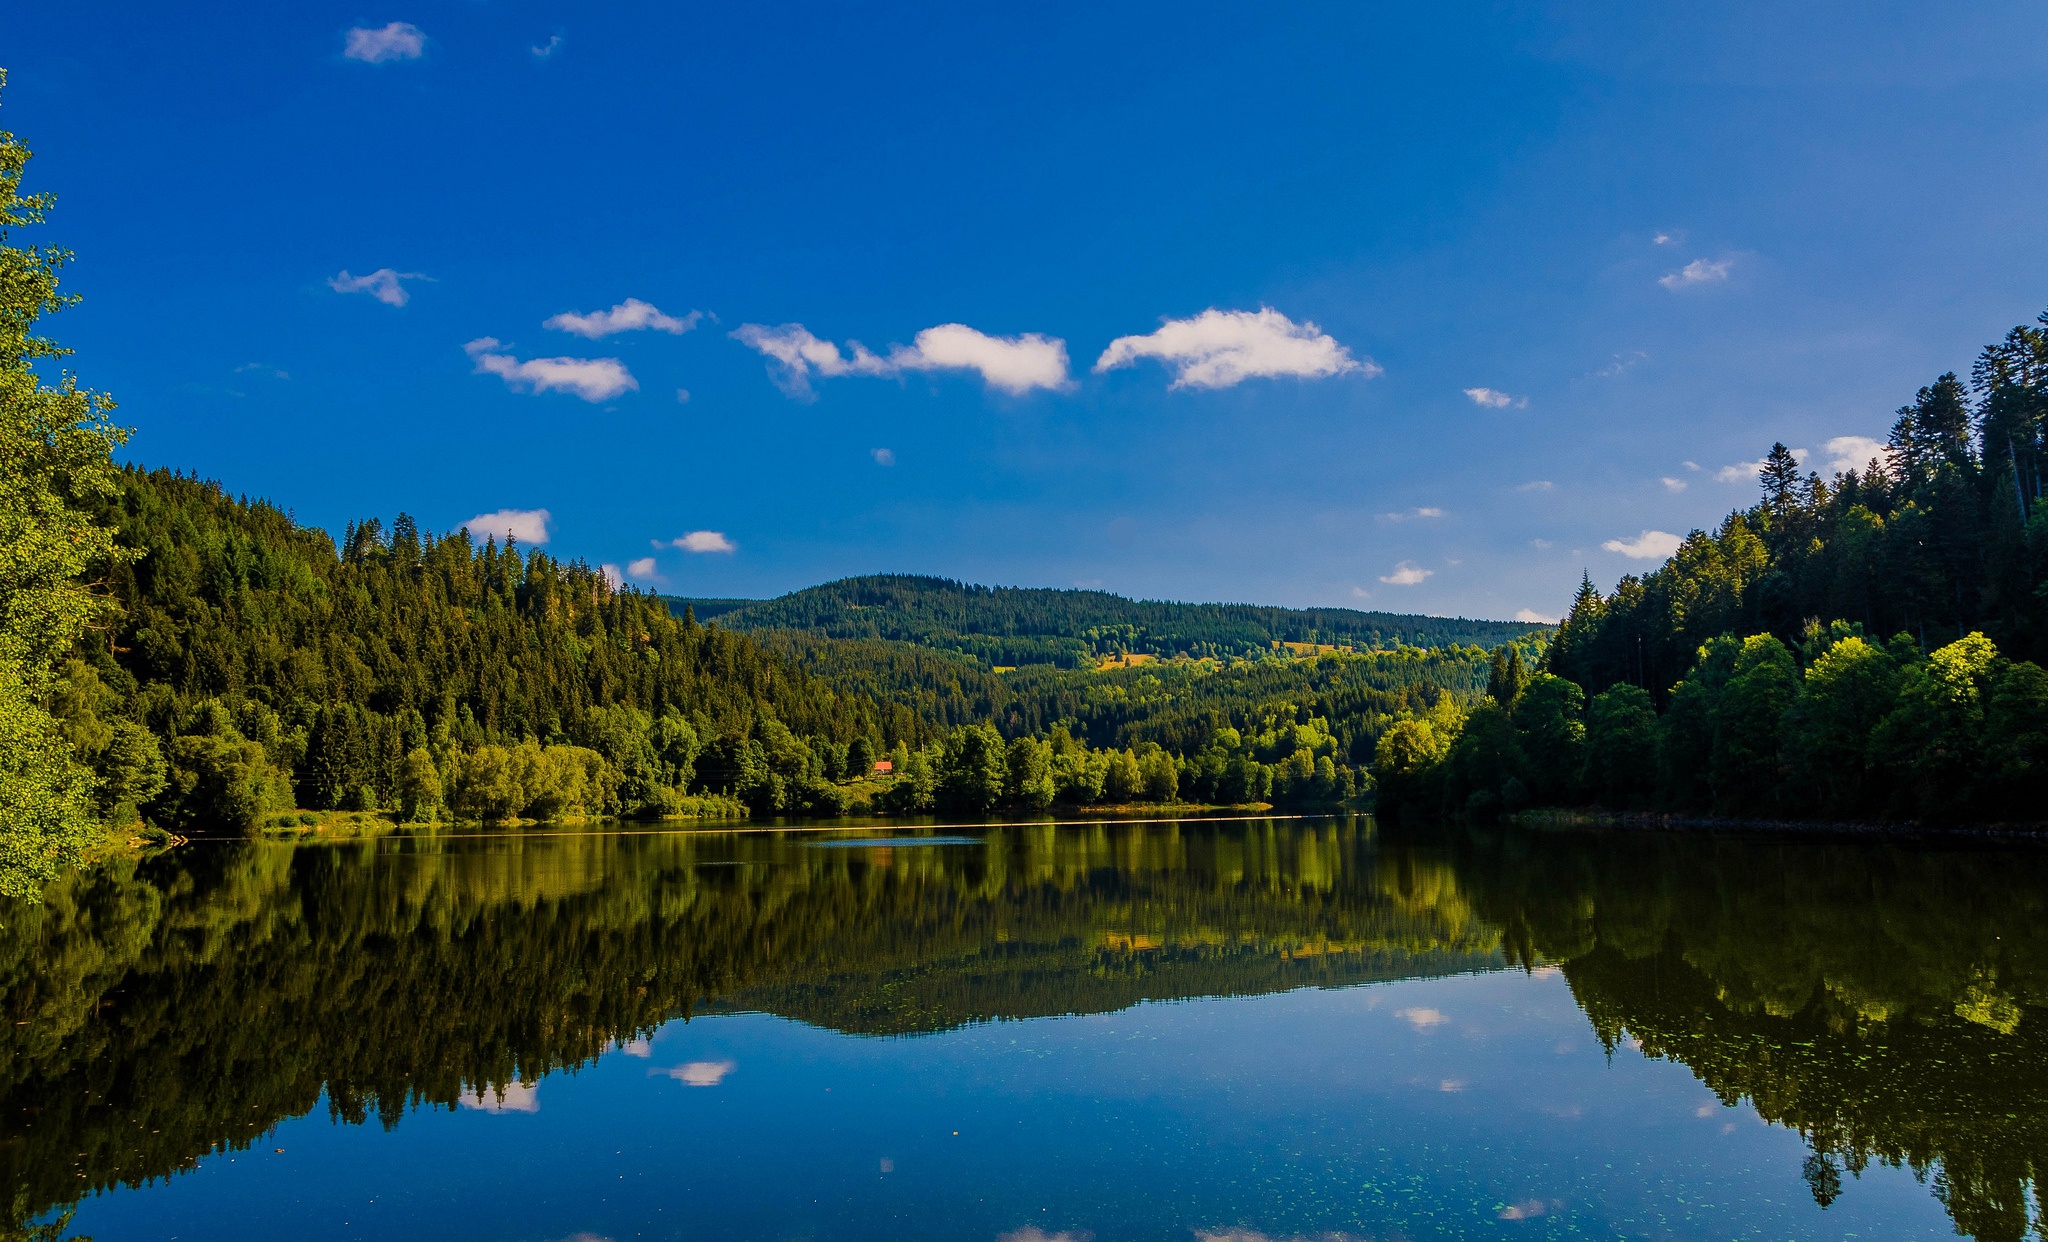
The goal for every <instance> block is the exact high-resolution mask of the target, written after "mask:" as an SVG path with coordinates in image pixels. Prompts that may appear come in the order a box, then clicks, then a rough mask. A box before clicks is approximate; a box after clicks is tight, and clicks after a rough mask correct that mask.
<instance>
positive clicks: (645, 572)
mask: <svg viewBox="0 0 2048 1242" xmlns="http://www.w3.org/2000/svg"><path fill="white" fill-rule="evenodd" d="M626 576H627V577H630V578H652V577H655V576H656V575H655V572H654V558H653V557H651V556H643V557H641V558H640V559H639V560H637V561H627V562H626Z"/></svg>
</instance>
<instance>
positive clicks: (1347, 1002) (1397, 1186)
mask: <svg viewBox="0 0 2048 1242" xmlns="http://www.w3.org/2000/svg"><path fill="white" fill-rule="evenodd" d="M858 835H862V834H857V833H839V834H823V835H821V834H817V833H803V834H784V833H771V832H758V831H757V832H748V831H735V832H719V833H692V834H645V833H643V834H637V835H597V834H591V835H574V834H560V835H538V834H535V835H529V836H519V835H511V836H498V837H466V838H450V839H441V840H434V839H417V840H412V839H408V840H385V841H376V842H367V843H358V844H343V845H299V846H293V845H282V844H263V845H254V844H252V845H228V844H212V845H195V846H191V847H187V848H185V849H181V850H178V851H176V852H175V853H174V854H172V855H170V856H166V857H163V858H158V859H153V860H149V861H146V862H142V863H126V864H121V865H118V866H115V867H113V868H111V869H108V870H105V871H102V872H99V873H96V874H93V875H90V876H84V877H79V878H76V879H74V880H73V881H71V882H68V883H66V884H64V885H63V886H61V887H59V888H58V889H56V890H55V891H54V892H53V893H52V894H51V897H50V901H49V903H48V904H47V905H46V906H44V907H42V908H41V909H37V910H24V909H13V910H9V911H7V912H6V921H7V924H8V928H7V930H6V931H5V932H0V1019H4V1022H0V1189H4V1192H5V1193H6V1194H7V1195H8V1196H10V1198H9V1200H8V1201H7V1205H6V1215H5V1217H4V1218H0V1238H16V1237H21V1236H22V1231H23V1230H24V1229H25V1228H26V1227H28V1226H30V1225H32V1224H33V1225H42V1226H49V1225H52V1224H53V1223H54V1224H56V1225H58V1226H59V1227H58V1228H48V1229H45V1232H44V1236H49V1237H56V1236H71V1235H73V1234H85V1235H91V1236H94V1237H96V1238H98V1239H100V1242H111V1240H116V1239H128V1238H188V1239H201V1238H204V1239H240V1238H250V1239H257V1238H261V1239H271V1238H279V1237H295V1238H310V1239H329V1238H334V1239H339V1238H436V1239H470V1238H475V1239H505V1240H532V1242H554V1240H560V1239H571V1238H573V1239H579V1240H580V1242H590V1240H592V1239H599V1238H609V1239H615V1240H618V1242H624V1240H625V1239H628V1238H678V1239H680V1238H691V1239H696V1238H719V1239H724V1238H731V1239H740V1238H745V1239H779V1238H791V1239H794V1238H817V1239H834V1238H852V1239H884V1238H886V1239H923V1238H931V1239H940V1238H944V1239H982V1240H986V1242H995V1240H997V1239H1006V1240H1008V1242H1045V1240H1046V1239H1055V1238H1061V1237H1063V1236H1064V1237H1065V1238H1066V1239H1068V1240H1070V1242H1071V1240H1073V1239H1079V1238H1083V1237H1088V1236H1091V1235H1092V1237H1093V1238H1095V1239H1097V1240H1099V1242H1111V1240H1113V1239H1124V1238H1145V1239H1152V1238H1158V1239H1167V1238H1172V1239H1183V1240H1192V1239H1203V1240H1205V1242H1222V1240H1229V1242H1258V1240H1260V1239H1308V1238H1316V1239H1328V1238H1333V1237H1341V1238H1347V1239H1349V1238H1361V1239H1363V1238H1370V1239H1382V1240H1386V1239H1410V1240H1413V1242H1421V1240H1423V1239H1437V1238H1468V1237H1495V1236H1499V1237H1505V1238H1566V1237H1573V1238H1576V1237H1601V1238H1611V1237H1642V1238H1752V1237H1754V1238H1852V1237H1854V1238H1887V1239H1888V1238H1922V1237H1925V1238H1939V1237H1949V1236H1953V1234H1954V1233H1955V1232H1963V1233H1967V1234H1971V1235H1974V1236H1977V1237H1980V1238H1987V1239H2015V1240H2017V1239H2020V1238H2022V1237H2026V1236H2039V1231H2040V1230H2041V1225H2040V1219H2041V1208H2040V1205H2039V1203H2038V1201H2037V1191H2036V1181H2035V1176H2036V1175H2035V1170H2036V1167H2037V1165H2036V1161H2037V1158H2039V1157H2040V1156H2042V1155H2043V1154H2048V1144H2044V1138H2048V1039H2044V1034H2048V852H2044V851H2040V850H2035V849H2028V848H2020V847H1991V846H1959V847H1954V848H1927V847H1916V846H1900V845H1881V844H1870V843H1863V842H1840V841H1796V842H1785V841H1764V840H1741V839H1735V838H1729V837H1705V836H1701V837H1682V836H1675V835H1649V834H1644V835H1627V834H1622V835H1611V834H1596V833H1533V832H1520V831H1503V830H1490V829H1489V830H1483V831H1482V830H1450V829H1446V830H1431V831H1427V832H1418V831H1415V830H1403V831H1400V832H1395V831H1393V830H1382V829H1376V828H1375V827H1374V826H1373V825H1372V823H1371V821H1369V820H1364V819H1357V820H1317V821H1294V822H1290V821H1252V822H1232V823H1223V822H1185V823H1178V824H1173V823H1155V824H1125V825H1114V826H1102V825H1095V826H1074V827H1052V826H1007V827H996V828H990V829H988V830H986V831H985V832H981V831H973V832H963V831H962V830H960V829H958V828H947V829H944V830H937V829H934V830H930V831H922V830H916V829H906V828H904V827H902V826H900V825H898V826H892V827H889V828H884V829H876V830H872V831H870V832H868V833H866V834H865V835H867V836H872V837H875V838H882V840H878V841H876V842H875V843H872V844H866V845H852V844H849V843H848V842H849V839H850V838H851V837H854V836H858ZM929 838H940V839H937V840H932V839H929ZM913 842H914V843H913ZM824 844H829V845H830V846H831V847H832V848H817V847H818V846H820V845H824ZM66 1212H71V1213H72V1215H71V1216H70V1217H69V1219H68V1221H66V1220H65V1217H64V1213H66ZM2030 1231H2032V1232H2031V1234H2030Z"/></svg>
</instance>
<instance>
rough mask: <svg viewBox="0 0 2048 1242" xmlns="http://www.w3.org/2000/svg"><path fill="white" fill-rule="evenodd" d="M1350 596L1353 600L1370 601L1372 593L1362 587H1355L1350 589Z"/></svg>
mask: <svg viewBox="0 0 2048 1242" xmlns="http://www.w3.org/2000/svg"><path fill="white" fill-rule="evenodd" d="M1351 594H1352V597H1353V598H1355V599H1371V598H1372V592H1371V591H1368V590H1366V589H1365V588H1364V587H1362V586H1355V587H1352V588H1351Z"/></svg>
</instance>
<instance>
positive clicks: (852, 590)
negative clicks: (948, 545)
mask: <svg viewBox="0 0 2048 1242" xmlns="http://www.w3.org/2000/svg"><path fill="white" fill-rule="evenodd" d="M702 602H703V603H704V604H705V605H707V606H706V607H704V608H700V609H699V610H698V617H699V619H700V620H706V619H709V617H710V615H712V610H713V609H714V608H716V609H717V611H718V613H719V614H720V615H719V617H718V620H719V624H721V625H724V626H728V627H730V628H733V629H739V630H770V629H786V630H802V631H806V632H809V633H812V634H816V635H820V636H822V637H827V638H879V639H888V640H891V641H895V642H908V643H916V644H918V645H919V646H924V647H932V648H937V649H940V650H946V651H957V652H960V653H962V654H965V655H971V656H973V657H975V658H976V659H977V660H980V661H982V662H983V663H986V664H991V665H1024V664H1057V665H1059V666H1061V667H1062V668H1081V667H1087V666H1091V665H1093V664H1094V663H1096V662H1097V660H1098V659H1100V658H1101V657H1103V656H1111V655H1118V654H1124V653H1131V654H1143V655H1153V656H1177V655H1184V656H1195V657H1201V656H1223V657H1229V656H1244V655H1252V654H1258V653H1262V652H1266V651H1269V650H1271V649H1272V647H1273V644H1275V643H1315V644H1324V645H1330V646H1342V647H1359V648H1370V649H1380V648H1389V647H1394V646H1398V645H1402V644H1405V645H1408V646H1414V647H1441V646H1450V645H1453V644H1458V645H1476V646H1481V647H1498V646H1501V645H1502V644H1504V643H1509V642H1513V641H1515V640H1516V639H1520V638H1527V637H1529V636H1530V635H1532V634H1535V633H1538V632H1540V631H1542V630H1543V629H1544V628H1545V627H1543V626H1540V625H1534V624H1530V623H1527V622H1520V621H1473V620H1467V619H1465V618H1463V617H1424V616H1414V615H1409V614H1404V613H1391V612H1359V611H1357V610H1355V609H1350V608H1270V607H1263V606H1259V605H1253V604H1181V603H1174V602H1171V601H1165V600H1133V599H1125V598H1124V597H1123V596H1121V595H1112V594H1110V593H1109V592H1107V591H1082V590H1053V589H1049V588H1037V587H985V586H973V585H970V584H967V583H962V582H954V581H952V580H950V579H946V578H930V577H921V576H917V575H911V574H877V575H872V576H869V577H863V578H846V579H842V580H840V581H838V582H828V583H825V584H824V585H822V586H815V587H811V588H809V589H807V590H803V591H795V592H792V593H791V594H788V595H784V596H781V597H780V598H777V599H770V600H762V601H760V602H758V603H754V604H749V605H747V606H745V607H742V608H736V609H734V608H731V607H730V606H731V603H732V601H730V600H715V601H712V600H707V601H702ZM669 603H670V607H672V608H674V609H675V610H676V611H677V612H678V613H680V612H681V611H682V610H683V608H684V607H685V606H693V607H694V606H695V605H696V604H697V603H698V601H693V600H688V599H681V598H674V599H671V600H670V601H669ZM728 609H729V611H728Z"/></svg>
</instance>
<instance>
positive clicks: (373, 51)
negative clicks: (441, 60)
mask: <svg viewBox="0 0 2048 1242" xmlns="http://www.w3.org/2000/svg"><path fill="white" fill-rule="evenodd" d="M426 50H427V35H426V32H425V31H423V30H421V29H420V28H419V27H418V26H415V25H413V24H412V23H411V22H392V23H391V24H389V25H387V26H378V27H375V28H371V27H369V26H356V27H353V28H351V29H350V30H349V32H348V34H347V35H346V36H344V42H343V44H342V49H341V54H342V56H343V57H345V58H346V59H349V60H360V61H362V62H363V63H364V64H366V65H381V64H383V63H385V62H386V61H392V60H418V59H419V58H420V57H421V56H423V55H425V54H426Z"/></svg>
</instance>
